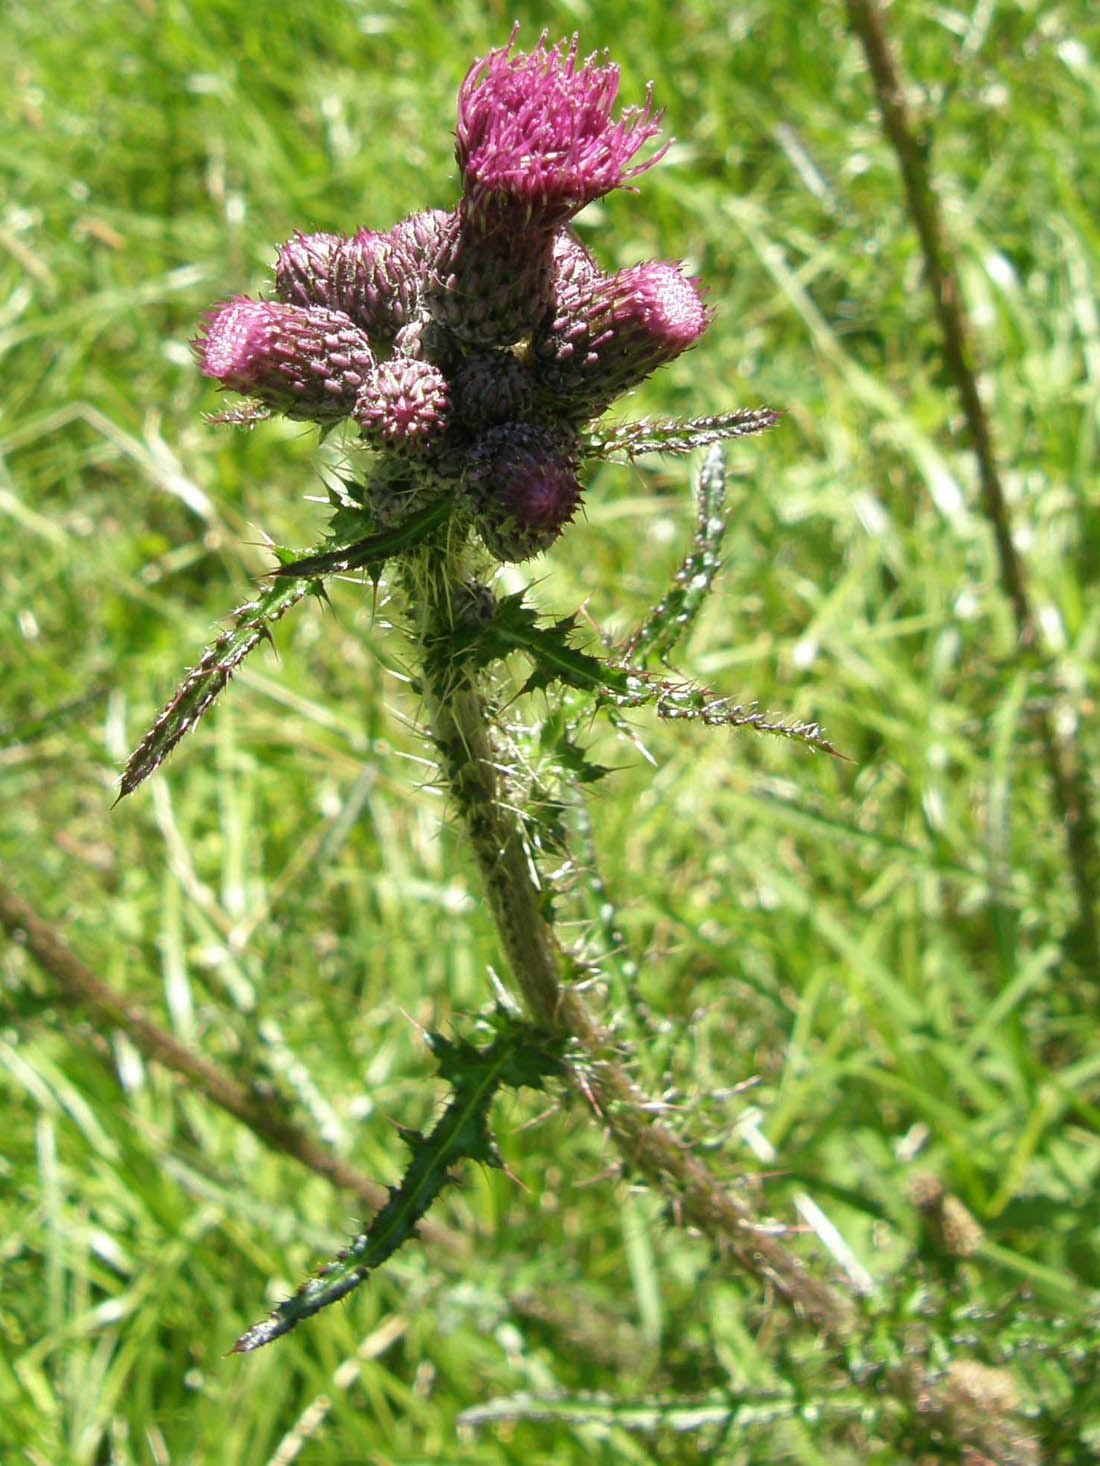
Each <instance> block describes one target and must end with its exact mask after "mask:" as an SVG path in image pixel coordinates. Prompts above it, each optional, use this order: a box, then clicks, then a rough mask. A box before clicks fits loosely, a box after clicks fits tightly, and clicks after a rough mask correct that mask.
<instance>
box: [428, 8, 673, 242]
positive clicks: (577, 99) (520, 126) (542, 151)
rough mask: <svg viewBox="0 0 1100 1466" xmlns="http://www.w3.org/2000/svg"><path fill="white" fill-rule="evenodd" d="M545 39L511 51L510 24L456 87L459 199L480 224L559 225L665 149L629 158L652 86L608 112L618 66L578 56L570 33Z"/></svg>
mask: <svg viewBox="0 0 1100 1466" xmlns="http://www.w3.org/2000/svg"><path fill="white" fill-rule="evenodd" d="M545 40H546V36H545V33H543V36H542V38H541V39H540V41H539V44H538V45H537V46H536V47H535V49H534V50H533V51H531V52H529V53H525V52H522V51H521V52H517V53H516V54H514V55H513V52H512V48H513V46H514V45H515V41H516V32H515V31H513V32H512V37H511V40H509V42H508V44H507V46H502V47H500V48H499V49H498V50H496V51H491V52H490V53H489V55H488V56H486V57H485V58H484V60H482V61H478V62H475V64H474V65H473V66H472V67H471V69H470V71H469V72H468V74H467V76H466V80H465V81H464V82H463V83H462V87H461V90H460V91H459V94H458V145H457V147H456V149H455V156H456V157H457V159H458V166H459V169H460V171H461V174H462V189H463V203H464V207H465V211H466V213H467V215H468V216H469V217H470V218H471V219H472V220H474V221H478V222H481V221H483V222H484V225H485V226H487V227H491V225H492V223H493V221H494V219H495V218H496V217H498V216H499V215H501V214H503V215H505V216H523V217H525V218H526V219H527V220H528V221H529V222H530V223H531V224H532V225H536V226H538V227H540V228H543V229H550V228H554V227H557V226H558V225H561V224H564V223H565V222H566V221H567V220H568V219H570V218H572V216H573V215H574V214H576V213H577V212H578V211H579V210H580V209H583V208H584V206H585V204H590V203H592V202H593V200H595V199H598V198H602V197H603V195H604V194H605V193H609V192H610V191H611V190H612V189H613V188H618V187H619V186H620V185H621V184H623V183H625V182H627V180H628V179H631V178H634V177H636V176H637V175H638V174H639V173H642V172H644V170H645V169H646V168H650V167H652V165H653V164H654V163H656V162H657V160H658V159H659V158H661V157H663V155H664V152H665V149H664V148H662V149H661V150H660V151H659V152H658V153H656V154H655V155H654V156H653V157H652V158H649V159H647V160H646V161H645V162H643V163H634V164H632V162H631V160H632V159H633V158H634V155H635V154H636V153H637V152H638V151H639V149H640V148H642V147H643V146H644V145H645V143H647V142H648V141H649V140H650V138H652V137H654V136H655V135H656V134H657V132H658V131H659V130H660V117H659V116H658V115H655V114H654V112H653V101H652V94H650V95H648V96H647V97H646V101H645V105H644V106H642V107H633V108H628V109H627V110H626V111H624V112H623V113H622V115H621V117H620V118H619V120H618V121H617V122H616V121H613V120H612V111H613V108H614V106H615V99H616V97H617V95H618V91H619V68H618V67H617V66H611V65H603V66H601V65H599V64H598V62H597V60H596V58H595V57H594V56H590V57H589V58H588V60H587V61H585V62H584V63H583V65H580V66H578V62H577V37H576V36H574V37H573V39H572V41H571V42H570V43H569V46H568V48H566V47H565V44H564V42H559V43H558V45H556V46H552V47H550V48H549V49H547V47H546V45H545V44H544V42H545Z"/></svg>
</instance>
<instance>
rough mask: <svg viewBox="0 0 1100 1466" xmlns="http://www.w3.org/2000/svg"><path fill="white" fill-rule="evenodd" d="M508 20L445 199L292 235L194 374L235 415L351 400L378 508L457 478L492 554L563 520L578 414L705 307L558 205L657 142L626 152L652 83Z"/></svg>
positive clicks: (637, 140)
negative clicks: (627, 263)
mask: <svg viewBox="0 0 1100 1466" xmlns="http://www.w3.org/2000/svg"><path fill="white" fill-rule="evenodd" d="M517 35H518V30H514V31H513V32H512V36H511V38H510V40H509V41H508V44H507V45H506V46H502V47H499V48H498V49H496V50H494V51H491V52H490V53H489V55H488V56H486V57H485V58H484V59H483V60H480V61H477V62H475V64H474V65H473V67H472V68H471V69H470V71H469V72H468V74H467V76H466V79H465V81H464V82H463V83H462V87H461V90H460V93H459V105H458V137H457V147H456V156H457V159H458V165H459V169H460V172H461V177H462V197H461V199H460V200H459V202H458V205H457V207H456V208H454V209H453V210H450V211H445V210H442V209H426V210H423V211H421V212H419V213H415V214H410V215H409V216H408V217H407V218H405V219H402V220H401V222H400V223H398V224H396V225H394V226H393V228H391V229H389V230H388V231H386V232H384V233H383V232H378V231H375V230H371V229H360V230H359V231H358V233H356V234H354V235H351V236H347V235H337V234H327V233H318V234H298V235H295V237H294V238H293V239H292V240H290V241H289V242H288V243H287V244H285V245H283V247H282V249H281V250H280V251H279V257H278V262H277V265H276V269H275V288H276V294H277V296H278V299H277V300H276V301H254V300H248V299H246V298H244V297H238V298H237V299H235V300H232V301H230V302H229V303H228V304H226V305H224V306H222V307H221V308H220V309H218V310H216V311H214V312H213V313H212V314H211V315H210V316H209V318H208V320H207V323H206V326H205V332H204V334H203V335H202V336H201V337H200V339H199V340H198V341H196V343H195V346H196V349H197V352H198V355H199V360H200V364H201V366H202V370H203V371H204V372H205V373H206V375H207V376H209V377H213V378H214V379H215V380H217V381H218V382H220V383H221V385H222V386H223V387H229V388H233V389H235V390H236V391H239V392H243V393H245V394H246V395H247V396H249V397H250V398H252V399H253V402H252V403H251V404H246V405H245V407H244V408H243V409H238V410H237V411H236V412H235V413H234V414H232V416H233V417H234V418H235V419H236V420H240V421H244V420H254V419H255V417H256V416H258V415H262V414H263V413H264V411H265V410H274V411H278V412H283V413H285V414H286V415H287V416H288V417H291V418H296V419H304V420H307V421H314V422H317V423H319V424H321V425H323V426H324V425H328V424H330V423H332V422H334V421H336V420H337V419H339V418H342V417H351V418H352V419H353V420H354V421H355V422H356V423H357V424H358V426H359V430H360V434H361V436H362V438H363V440H364V442H365V443H366V444H367V445H368V446H369V447H370V448H372V449H374V450H375V457H374V460H373V462H372V464H371V466H370V469H369V472H368V475H367V481H366V482H365V483H364V484H362V485H361V486H360V487H361V493H362V504H363V507H364V509H365V510H366V512H367V514H368V515H369V516H370V518H371V519H372V520H373V521H374V522H376V523H378V524H383V523H384V524H387V525H388V524H393V523H396V522H398V521H399V520H400V518H401V516H402V515H403V514H406V513H415V512H416V511H417V510H418V509H419V508H422V507H427V506H430V505H432V504H435V503H437V502H439V500H440V499H446V498H448V497H450V498H453V500H454V505H455V510H456V513H457V515H458V522H459V524H460V525H462V526H463V527H465V526H466V525H467V524H468V520H469V517H470V516H471V515H472V517H473V520H474V522H475V524H476V526H477V527H478V529H479V530H480V533H481V537H482V539H483V540H484V542H485V544H486V545H487V546H488V548H489V549H490V551H491V552H492V553H493V554H494V555H495V556H496V557H497V558H498V559H501V560H523V559H527V558H528V557H529V556H531V555H533V554H535V553H537V552H538V551H540V550H544V549H546V548H547V546H548V545H550V544H551V543H552V542H553V541H554V540H555V539H556V538H557V536H558V535H559V534H560V533H561V531H562V528H563V526H564V525H566V524H567V523H569V521H570V520H571V519H572V518H573V517H574V515H575V514H576V511H577V508H578V507H579V505H580V502H581V488H580V485H579V483H578V482H577V460H578V457H579V455H580V452H581V448H580V444H581V442H582V441H583V442H586V443H588V446H589V447H590V446H591V442H590V440H589V439H587V438H584V436H583V434H582V431H581V430H582V428H583V425H584V424H585V423H586V422H587V421H588V420H590V419H591V418H594V417H597V416H599V414H600V413H602V412H603V411H604V409H605V408H606V407H607V406H608V405H609V404H610V403H611V402H612V401H613V400H614V399H615V398H616V397H617V396H619V395H620V393H622V392H625V391H628V390H629V389H630V388H632V387H635V386H637V385H638V383H639V382H641V381H643V380H644V379H645V378H646V377H647V376H648V375H649V374H650V372H652V371H654V370H655V369H656V368H657V367H659V366H661V365H663V364H664V363H665V362H669V361H672V360H674V359H675V358H676V357H677V356H679V355H680V353H681V352H683V351H686V350H687V349H688V348H689V347H690V346H693V345H694V344H695V342H697V341H698V340H699V338H700V337H701V336H702V334H703V332H704V331H705V330H706V328H707V326H708V324H709V322H710V318H711V312H710V310H709V309H708V307H707V306H706V304H705V302H704V299H703V295H702V292H701V289H700V286H699V284H698V282H697V281H696V280H694V279H693V278H691V277H690V276H688V275H687V274H686V273H685V271H684V269H683V267H682V266H681V265H679V264H676V263H667V262H658V261H650V262H649V263H647V264H641V265H636V266H634V267H633V268H631V269H627V270H621V271H619V272H618V273H617V274H614V275H607V274H605V273H604V272H603V271H602V270H601V269H600V267H599V265H598V264H597V263H596V261H595V259H594V258H593V256H592V255H591V254H590V253H589V251H588V249H587V248H586V247H585V246H584V245H583V244H582V243H581V242H580V240H579V239H578V238H577V236H576V234H575V233H574V232H573V229H572V226H571V224H570V220H571V219H572V218H573V216H574V215H575V214H576V213H577V212H578V211H579V210H580V209H582V208H583V207H584V206H585V204H588V203H591V202H592V201H593V200H595V199H598V198H601V197H602V196H603V195H604V194H606V193H607V192H608V191H609V190H611V189H613V188H616V187H618V186H620V185H622V184H624V183H627V182H629V181H630V180H631V179H633V178H636V177H637V176H638V175H639V174H640V173H642V172H644V171H645V169H647V168H649V167H651V166H652V165H653V164H654V163H655V162H657V160H658V159H659V158H661V157H663V156H664V152H665V148H659V149H658V151H657V152H656V153H655V154H654V155H653V156H651V157H649V158H648V159H647V160H646V161H643V162H637V161H635V159H636V157H637V155H638V153H639V151H640V150H641V149H642V148H643V147H644V146H645V145H646V144H647V143H648V142H650V141H651V140H652V139H653V138H654V137H655V136H656V135H657V134H658V132H659V121H660V118H659V115H658V114H656V113H655V112H654V110H653V101H652V95H651V94H647V96H646V99H645V103H644V105H643V106H641V107H634V108H627V109H625V110H621V111H620V112H619V115H618V117H617V118H616V116H615V115H614V113H615V108H616V100H617V96H618V91H619V70H618V67H616V66H613V65H611V64H610V63H608V62H607V61H606V59H605V58H603V57H597V56H591V57H589V58H588V59H587V60H586V61H581V60H579V58H578V42H577V39H576V37H574V38H573V39H572V40H571V41H562V42H559V43H558V44H557V45H555V46H548V45H547V44H546V35H545V33H544V34H543V35H542V36H541V37H540V39H539V41H538V43H537V45H536V46H535V48H534V50H533V51H531V52H522V51H517V50H516V49H515V48H516V40H517ZM229 416H230V415H229V414H226V417H227V418H228V417H229ZM707 441H709V440H707Z"/></svg>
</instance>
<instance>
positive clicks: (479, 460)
mask: <svg viewBox="0 0 1100 1466" xmlns="http://www.w3.org/2000/svg"><path fill="white" fill-rule="evenodd" d="M465 486H466V492H467V495H468V496H469V498H470V500H471V502H472V503H473V506H474V511H475V518H476V521H477V527H478V529H479V531H480V533H481V538H482V539H483V540H484V541H485V543H486V545H487V546H488V547H489V549H490V550H491V551H492V552H493V554H494V555H496V557H497V559H499V560H529V559H530V558H531V556H532V555H537V554H539V553H540V552H541V551H542V550H547V549H549V548H550V546H551V545H552V544H553V543H554V541H555V540H556V539H557V537H558V535H560V534H561V532H562V530H563V529H564V528H565V526H566V525H567V524H568V523H569V521H570V520H571V519H572V518H573V516H574V515H575V514H576V512H577V509H578V507H579V505H580V502H581V486H580V484H579V483H578V482H577V466H576V462H575V460H574V458H573V456H572V454H571V453H570V452H569V451H568V450H567V448H565V447H564V446H563V445H562V443H561V441H560V440H559V439H558V438H557V437H556V436H555V435H554V434H553V433H551V432H549V431H548V430H547V429H545V428H538V427H531V426H529V425H528V424H526V423H502V424H501V425H500V426H499V427H495V428H490V429H489V431H488V432H486V433H484V434H483V435H482V436H481V438H479V439H478V441H477V443H476V445H475V447H474V450H473V453H472V454H471V458H470V466H469V469H468V471H467V474H466V485H465Z"/></svg>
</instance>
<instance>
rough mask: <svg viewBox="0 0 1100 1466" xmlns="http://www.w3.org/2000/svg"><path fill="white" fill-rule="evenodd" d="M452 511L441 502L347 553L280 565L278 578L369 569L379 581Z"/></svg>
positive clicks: (322, 554)
mask: <svg viewBox="0 0 1100 1466" xmlns="http://www.w3.org/2000/svg"><path fill="white" fill-rule="evenodd" d="M451 511H452V505H451V503H450V501H449V500H447V499H438V500H437V501H436V502H435V503H434V504H429V505H428V507H427V508H426V509H421V510H420V511H419V512H418V513H416V514H410V515H409V517H408V519H405V520H402V522H401V523H400V524H395V525H393V526H391V528H389V529H383V530H379V531H378V533H377V534H372V535H367V537H366V538H365V539H361V540H357V541H356V542H355V544H352V545H347V546H345V547H344V548H343V549H340V550H325V551H322V552H320V553H319V554H316V555H307V556H306V558H305V559H304V560H292V561H290V563H289V564H286V565H280V566H279V568H278V569H277V570H276V571H274V574H275V575H276V576H291V575H305V576H310V577H316V576H320V575H342V574H344V573H346V572H347V571H348V570H361V569H362V568H363V567H364V566H366V567H367V569H368V572H369V573H370V575H371V578H372V579H377V573H378V571H379V570H380V569H381V566H382V565H383V564H384V563H385V561H387V560H391V559H392V558H393V557H394V556H395V555H400V554H402V553H404V551H406V550H411V549H413V548H414V547H415V546H416V545H419V544H421V543H422V542H423V541H424V540H425V539H427V537H428V535H429V534H431V532H432V530H433V529H435V528H436V527H437V526H438V525H440V524H442V523H443V521H444V520H445V519H447V518H448V517H449V515H450V514H451Z"/></svg>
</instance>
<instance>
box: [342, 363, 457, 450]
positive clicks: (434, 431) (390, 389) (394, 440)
mask: <svg viewBox="0 0 1100 1466" xmlns="http://www.w3.org/2000/svg"><path fill="white" fill-rule="evenodd" d="M450 408H451V401H450V388H449V387H448V385H447V379H446V377H445V376H444V375H443V373H442V372H441V371H440V370H439V368H438V367H434V366H432V365H431V363H430V362H426V361H416V360H414V359H413V358H411V357H404V356H394V357H391V358H390V360H389V361H382V362H379V363H378V365H377V366H376V367H375V368H374V371H373V372H372V373H371V374H370V376H369V377H368V378H367V380H366V382H365V383H364V384H363V388H362V390H361V391H360V393H359V399H358V401H357V402H356V404H355V411H354V412H353V414H352V416H353V417H354V418H355V421H356V422H357V423H358V424H359V426H360V428H361V430H362V433H363V437H364V438H366V439H367V441H368V442H370V443H373V444H374V445H375V446H376V447H379V448H411V449H424V448H427V447H429V446H430V445H431V444H432V443H433V442H434V441H435V440H436V439H437V438H438V437H439V436H440V434H441V433H442V432H443V430H444V429H445V428H446V426H447V418H448V415H449V413H450Z"/></svg>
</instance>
